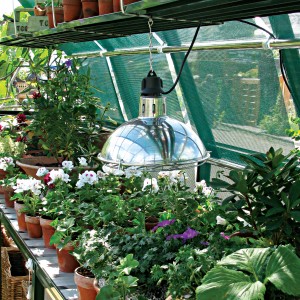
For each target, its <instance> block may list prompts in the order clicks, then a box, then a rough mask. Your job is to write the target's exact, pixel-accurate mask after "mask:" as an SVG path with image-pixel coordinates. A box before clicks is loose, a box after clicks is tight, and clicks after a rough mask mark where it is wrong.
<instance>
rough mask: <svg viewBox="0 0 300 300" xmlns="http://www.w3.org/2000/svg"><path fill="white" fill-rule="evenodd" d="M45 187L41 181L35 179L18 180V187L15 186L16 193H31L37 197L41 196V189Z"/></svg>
mask: <svg viewBox="0 0 300 300" xmlns="http://www.w3.org/2000/svg"><path fill="white" fill-rule="evenodd" d="M43 187H44V185H43V184H42V182H41V180H37V179H35V178H29V179H17V182H16V185H15V186H13V189H14V190H15V193H23V192H27V191H31V192H32V193H33V194H35V195H40V194H41V189H42V188H43Z"/></svg>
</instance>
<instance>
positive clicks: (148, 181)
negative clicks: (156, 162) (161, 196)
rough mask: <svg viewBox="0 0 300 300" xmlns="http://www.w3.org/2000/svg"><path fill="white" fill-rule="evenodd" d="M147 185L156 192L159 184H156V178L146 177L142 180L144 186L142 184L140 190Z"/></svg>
mask: <svg viewBox="0 0 300 300" xmlns="http://www.w3.org/2000/svg"><path fill="white" fill-rule="evenodd" d="M147 186H151V190H152V191H153V192H154V193H156V192H158V190H159V186H158V184H157V180H156V178H146V179H145V180H144V186H143V188H142V190H143V191H144V190H145V189H146V187H147Z"/></svg>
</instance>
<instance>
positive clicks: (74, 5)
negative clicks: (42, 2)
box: [63, 0, 82, 22]
mask: <svg viewBox="0 0 300 300" xmlns="http://www.w3.org/2000/svg"><path fill="white" fill-rule="evenodd" d="M63 8H64V21H65V22H70V21H73V20H78V19H80V18H81V15H82V10H81V0H63Z"/></svg>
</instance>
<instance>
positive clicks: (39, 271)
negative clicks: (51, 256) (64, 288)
mask: <svg viewBox="0 0 300 300" xmlns="http://www.w3.org/2000/svg"><path fill="white" fill-rule="evenodd" d="M1 224H3V225H4V227H5V228H6V230H7V231H8V233H9V235H10V236H11V237H12V239H13V240H14V242H15V244H16V245H17V247H18V248H19V249H20V251H21V252H22V254H23V255H24V257H25V259H28V258H31V259H32V261H33V277H32V286H33V289H32V291H33V295H32V299H38V300H43V299H44V288H46V289H48V291H49V293H50V296H51V298H52V299H53V300H65V297H64V296H63V294H62V293H61V292H60V291H59V289H58V288H57V287H56V285H55V284H54V283H53V281H52V279H51V278H50V277H49V275H48V274H47V273H46V272H45V270H44V269H43V268H41V267H40V265H39V262H38V261H37V259H36V258H35V256H34V255H33V253H32V252H31V251H30V249H29V248H28V247H27V246H26V244H25V243H24V241H23V239H22V237H21V236H20V235H19V233H18V232H17V231H16V230H15V229H14V227H13V225H12V223H11V222H10V220H9V219H8V218H7V217H6V215H5V213H4V212H3V210H2V208H0V226H1Z"/></svg>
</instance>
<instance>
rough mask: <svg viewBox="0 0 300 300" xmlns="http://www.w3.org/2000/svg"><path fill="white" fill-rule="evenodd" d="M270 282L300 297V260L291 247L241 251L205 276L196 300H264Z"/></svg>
mask: <svg viewBox="0 0 300 300" xmlns="http://www.w3.org/2000/svg"><path fill="white" fill-rule="evenodd" d="M269 283H271V284H272V285H274V286H275V288H276V289H277V290H279V291H282V292H283V293H284V294H288V295H293V296H300V259H299V257H297V255H296V254H295V253H294V252H293V250H292V249H291V247H290V246H279V247H278V248H277V249H275V250H274V249H272V248H254V249H251V248H249V249H241V250H239V251H236V252H234V253H233V254H230V255H228V256H226V257H224V258H223V259H222V260H221V261H220V262H219V263H217V266H216V267H214V268H213V269H211V270H210V271H209V272H208V273H207V274H206V275H205V277H204V278H203V280H202V285H200V286H199V287H198V288H197V289H196V295H197V296H196V297H197V298H196V299H198V300H200V299H201V300H211V299H220V300H221V299H226V300H235V299H239V300H263V299H264V297H265V294H266V292H267V290H268V289H269V288H270V285H269Z"/></svg>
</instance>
